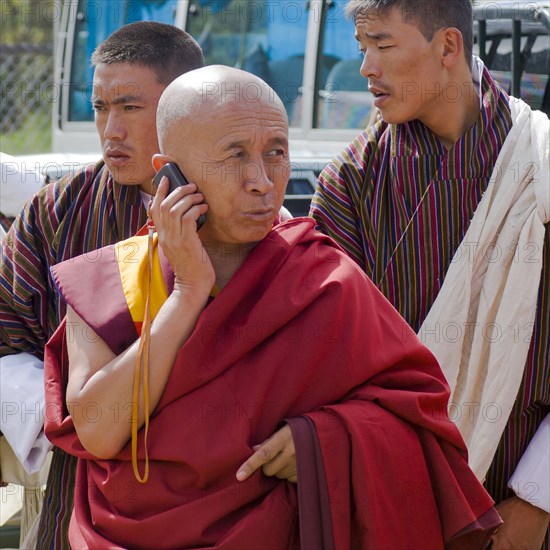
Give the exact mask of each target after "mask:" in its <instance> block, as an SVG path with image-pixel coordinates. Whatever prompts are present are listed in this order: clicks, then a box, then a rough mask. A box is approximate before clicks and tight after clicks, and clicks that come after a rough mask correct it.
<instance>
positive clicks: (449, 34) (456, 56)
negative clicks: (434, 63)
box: [439, 27, 466, 69]
mask: <svg viewBox="0 0 550 550" xmlns="http://www.w3.org/2000/svg"><path fill="white" fill-rule="evenodd" d="M439 32H440V33H442V35H441V37H440V39H441V45H442V50H441V62H442V63H443V66H444V67H446V68H448V69H450V68H452V67H454V66H455V65H456V64H457V63H458V62H459V61H461V60H464V61H465V60H466V59H465V57H464V39H463V38H462V33H461V32H460V31H459V30H458V29H457V28H455V27H447V28H445V29H440V31H439Z"/></svg>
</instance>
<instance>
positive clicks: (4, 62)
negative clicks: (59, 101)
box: [0, 0, 61, 155]
mask: <svg viewBox="0 0 550 550" xmlns="http://www.w3.org/2000/svg"><path fill="white" fill-rule="evenodd" d="M59 6H60V3H59V2H58V1H57V0H0V25H1V32H0V88H1V92H0V151H3V152H5V153H9V154H11V155H20V154H28V153H46V152H49V151H51V117H52V109H51V102H52V100H54V99H55V93H56V91H55V89H54V86H53V27H54V20H55V18H56V17H59V16H60V13H61V9H60V7H59Z"/></svg>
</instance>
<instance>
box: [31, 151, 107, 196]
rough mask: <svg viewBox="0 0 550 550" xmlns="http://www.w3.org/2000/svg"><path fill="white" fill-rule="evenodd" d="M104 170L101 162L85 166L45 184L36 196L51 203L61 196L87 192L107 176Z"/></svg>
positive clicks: (103, 164)
mask: <svg viewBox="0 0 550 550" xmlns="http://www.w3.org/2000/svg"><path fill="white" fill-rule="evenodd" d="M106 170H107V168H106V167H105V163H104V162H103V161H102V160H100V161H98V162H96V163H95V164H87V165H85V166H83V167H81V168H80V169H78V170H77V171H76V172H72V173H70V174H67V175H65V176H63V177H61V178H59V179H58V180H54V181H51V182H49V183H47V184H46V185H45V186H44V187H42V189H40V191H39V192H38V195H40V196H41V197H43V199H44V200H46V201H51V200H59V199H60V198H61V197H62V196H63V195H67V194H70V195H74V194H78V193H80V192H81V191H82V190H87V189H89V188H90V187H91V186H92V185H95V184H97V183H99V182H100V181H101V178H102V177H104V176H108V174H105V171H106Z"/></svg>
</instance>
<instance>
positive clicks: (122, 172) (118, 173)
mask: <svg viewBox="0 0 550 550" xmlns="http://www.w3.org/2000/svg"><path fill="white" fill-rule="evenodd" d="M105 164H106V165H107V168H108V169H109V172H110V173H111V175H112V176H113V178H114V179H115V181H116V182H117V183H120V184H121V185H141V183H142V182H144V181H150V180H152V179H153V177H154V175H155V174H154V173H151V174H150V175H149V176H148V177H144V176H143V175H142V174H139V173H138V170H137V169H136V168H135V167H133V166H125V167H120V166H113V165H112V163H110V162H108V161H107V162H106V163H105Z"/></svg>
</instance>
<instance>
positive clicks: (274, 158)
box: [167, 99, 290, 246]
mask: <svg viewBox="0 0 550 550" xmlns="http://www.w3.org/2000/svg"><path fill="white" fill-rule="evenodd" d="M202 113H204V116H202ZM202 113H201V116H200V120H197V121H196V122H195V123H194V124H193V125H192V129H191V133H192V135H193V139H192V140H189V139H181V140H180V141H178V142H177V143H174V146H172V147H168V148H167V149H169V151H167V152H170V156H171V157H173V158H174V159H175V161H176V162H177V164H178V165H179V167H180V168H181V170H182V172H183V173H184V174H185V176H186V177H187V179H188V180H189V181H191V182H194V183H196V184H197V186H198V188H199V191H201V192H202V193H203V195H204V197H205V202H206V203H207V204H208V212H207V213H206V222H205V224H204V225H203V227H202V228H201V231H200V236H201V240H202V241H203V243H204V244H205V245H208V244H210V245H214V246H216V245H219V244H221V245H223V244H231V245H234V244H248V243H255V242H258V241H260V240H261V239H263V238H264V237H265V236H266V235H267V233H268V232H269V230H270V229H271V227H272V225H273V221H274V220H275V217H276V216H277V214H278V212H279V209H280V207H281V205H282V203H283V199H284V193H285V189H286V185H287V182H288V177H289V174H290V162H289V158H288V123H287V119H286V114H285V113H284V111H283V110H282V109H281V108H279V107H278V106H277V104H270V103H263V102H262V103H257V102H253V103H247V102H246V101H245V100H243V99H241V100H240V101H237V102H235V103H231V104H229V105H227V104H225V105H223V107H222V108H214V109H203V110H202Z"/></svg>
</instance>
